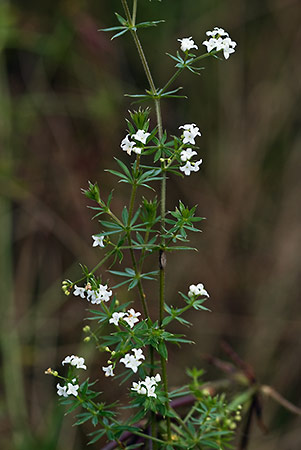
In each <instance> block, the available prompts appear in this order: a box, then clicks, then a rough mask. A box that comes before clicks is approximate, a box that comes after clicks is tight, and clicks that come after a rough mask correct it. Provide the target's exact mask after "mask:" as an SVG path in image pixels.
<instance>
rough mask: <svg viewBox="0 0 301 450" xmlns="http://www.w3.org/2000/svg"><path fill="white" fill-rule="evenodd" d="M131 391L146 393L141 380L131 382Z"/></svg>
mask: <svg viewBox="0 0 301 450" xmlns="http://www.w3.org/2000/svg"><path fill="white" fill-rule="evenodd" d="M132 386H133V387H132V388H131V390H132V391H136V392H137V393H138V394H142V395H145V394H146V393H147V391H146V388H145V387H144V386H143V385H142V383H141V381H138V383H135V381H134V382H133V384H132Z"/></svg>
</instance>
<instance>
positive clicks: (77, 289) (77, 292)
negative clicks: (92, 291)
mask: <svg viewBox="0 0 301 450" xmlns="http://www.w3.org/2000/svg"><path fill="white" fill-rule="evenodd" d="M85 292H86V290H85V288H82V287H78V286H76V284H75V285H74V291H73V295H76V296H77V295H79V296H80V297H81V298H85Z"/></svg>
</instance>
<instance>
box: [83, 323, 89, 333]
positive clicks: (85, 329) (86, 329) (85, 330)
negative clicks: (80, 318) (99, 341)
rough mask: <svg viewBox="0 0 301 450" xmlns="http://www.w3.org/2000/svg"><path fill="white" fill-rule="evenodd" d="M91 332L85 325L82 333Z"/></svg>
mask: <svg viewBox="0 0 301 450" xmlns="http://www.w3.org/2000/svg"><path fill="white" fill-rule="evenodd" d="M90 331H91V328H90V327H89V325H86V326H85V327H84V328H83V332H84V333H89V332H90Z"/></svg>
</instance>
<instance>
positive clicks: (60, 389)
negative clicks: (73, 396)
mask: <svg viewBox="0 0 301 450" xmlns="http://www.w3.org/2000/svg"><path fill="white" fill-rule="evenodd" d="M56 388H57V395H59V396H62V397H68V394H67V386H61V385H60V384H59V383H58V384H57V385H56Z"/></svg>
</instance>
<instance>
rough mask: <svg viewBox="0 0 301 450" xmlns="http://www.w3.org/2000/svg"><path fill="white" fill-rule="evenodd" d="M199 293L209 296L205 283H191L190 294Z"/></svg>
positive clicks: (190, 295) (196, 294) (191, 295)
mask: <svg viewBox="0 0 301 450" xmlns="http://www.w3.org/2000/svg"><path fill="white" fill-rule="evenodd" d="M198 295H201V296H205V297H209V294H208V292H207V291H206V289H205V288H204V285H203V284H202V283H199V284H197V285H195V284H192V285H190V286H189V292H188V296H189V297H193V296H198Z"/></svg>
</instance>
